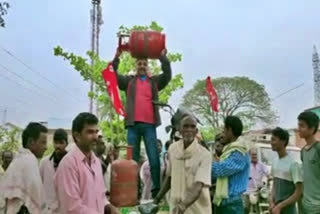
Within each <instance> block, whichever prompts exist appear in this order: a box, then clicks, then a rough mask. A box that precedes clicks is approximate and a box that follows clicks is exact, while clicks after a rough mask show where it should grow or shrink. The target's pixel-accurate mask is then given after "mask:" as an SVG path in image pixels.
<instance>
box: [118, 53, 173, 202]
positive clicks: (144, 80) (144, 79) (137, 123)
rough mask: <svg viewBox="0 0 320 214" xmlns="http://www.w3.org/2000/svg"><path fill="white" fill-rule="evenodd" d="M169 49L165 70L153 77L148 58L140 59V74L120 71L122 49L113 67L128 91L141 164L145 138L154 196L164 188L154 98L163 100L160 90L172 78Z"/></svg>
mask: <svg viewBox="0 0 320 214" xmlns="http://www.w3.org/2000/svg"><path fill="white" fill-rule="evenodd" d="M166 54H167V50H166V49H164V50H163V51H162V52H161V56H160V58H159V60H160V62H161V68H162V71H163V73H162V74H159V75H155V76H151V75H150V72H149V67H148V59H145V58H143V59H137V61H136V75H128V76H123V75H121V74H119V72H117V70H118V65H119V63H120V59H119V58H120V55H121V51H120V50H118V51H117V53H116V56H115V58H114V60H113V69H114V70H115V71H116V73H117V79H118V85H119V88H120V90H122V91H125V92H126V95H127V99H126V114H127V116H126V118H125V126H126V128H127V129H128V136H127V142H128V144H129V145H131V146H133V159H134V160H135V161H136V162H137V163H139V159H140V141H141V138H142V137H143V141H144V144H145V148H146V151H147V156H148V160H149V163H150V172H151V178H152V183H153V186H152V190H151V192H152V198H154V197H155V196H156V195H157V193H158V192H159V190H160V158H159V152H158V148H157V134H156V127H157V126H159V125H160V124H161V120H160V114H159V109H158V107H157V106H156V105H153V101H155V102H157V101H158V99H159V95H158V92H159V91H161V90H162V89H164V88H165V87H166V86H167V85H168V83H169V82H170V80H171V76H172V74H171V65H170V62H169V60H168V58H167V56H166Z"/></svg>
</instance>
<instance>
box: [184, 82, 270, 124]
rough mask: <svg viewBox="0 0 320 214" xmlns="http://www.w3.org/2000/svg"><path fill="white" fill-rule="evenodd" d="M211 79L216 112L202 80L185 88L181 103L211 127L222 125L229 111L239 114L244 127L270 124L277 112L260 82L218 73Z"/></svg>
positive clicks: (231, 113)
mask: <svg viewBox="0 0 320 214" xmlns="http://www.w3.org/2000/svg"><path fill="white" fill-rule="evenodd" d="M212 83H213V85H214V87H215V89H216V91H217V94H218V97H219V112H218V113H214V112H212V110H211V106H210V103H209V99H208V96H207V92H206V90H205V88H206V87H205V84H206V83H205V80H198V81H197V82H196V83H195V85H194V86H193V88H192V89H191V90H189V91H188V92H186V94H185V95H184V97H183V103H182V105H183V106H184V107H187V108H189V109H190V110H191V111H193V112H194V113H195V114H196V115H197V116H198V117H199V118H201V120H202V122H204V123H205V124H206V125H210V126H212V127H213V128H215V129H216V128H221V127H222V126H223V121H224V119H225V118H226V117H227V116H229V115H236V116H239V117H240V118H241V120H242V121H243V123H244V126H245V129H249V128H250V127H252V126H254V125H256V124H258V123H262V124H269V125H270V124H271V123H273V122H275V121H276V115H275V113H274V111H272V109H271V104H270V97H269V95H268V94H267V92H266V91H265V88H264V86H263V85H261V84H259V83H257V82H256V81H254V80H251V79H249V78H247V77H221V78H217V79H213V80H212Z"/></svg>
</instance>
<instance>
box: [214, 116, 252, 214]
mask: <svg viewBox="0 0 320 214" xmlns="http://www.w3.org/2000/svg"><path fill="white" fill-rule="evenodd" d="M242 130H243V125H242V122H241V120H240V119H239V118H238V117H235V116H228V117H227V118H226V119H225V126H224V131H223V137H222V140H221V143H222V144H223V145H224V149H223V153H222V155H221V157H220V160H216V161H214V162H213V163H212V178H213V179H215V178H217V186H216V192H215V196H214V200H213V203H214V205H215V206H216V212H217V213H219V214H243V213H244V208H243V203H242V198H241V195H242V194H243V193H244V192H245V191H246V189H247V185H248V181H249V170H250V158H249V154H248V149H247V147H246V144H245V142H243V141H241V140H240V139H239V137H240V136H241V134H242Z"/></svg>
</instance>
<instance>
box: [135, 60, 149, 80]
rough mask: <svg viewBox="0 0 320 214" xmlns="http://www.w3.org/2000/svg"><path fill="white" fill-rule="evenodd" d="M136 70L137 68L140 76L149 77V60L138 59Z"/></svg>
mask: <svg viewBox="0 0 320 214" xmlns="http://www.w3.org/2000/svg"><path fill="white" fill-rule="evenodd" d="M136 68H137V74H138V75H139V76H140V75H147V72H148V70H149V66H148V59H145V58H141V59H137V62H136Z"/></svg>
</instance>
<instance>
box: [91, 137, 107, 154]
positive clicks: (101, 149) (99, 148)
mask: <svg viewBox="0 0 320 214" xmlns="http://www.w3.org/2000/svg"><path fill="white" fill-rule="evenodd" d="M94 148H95V149H94V150H95V151H94V152H95V154H96V155H97V156H98V157H100V156H102V155H103V154H104V153H105V151H106V145H105V144H104V141H103V137H102V135H99V136H98V140H97V144H96V146H95V147H94Z"/></svg>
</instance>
